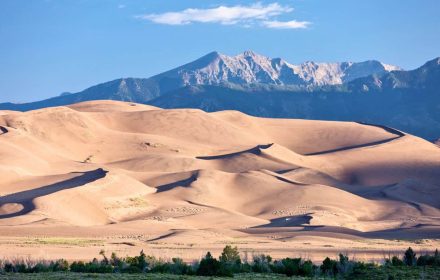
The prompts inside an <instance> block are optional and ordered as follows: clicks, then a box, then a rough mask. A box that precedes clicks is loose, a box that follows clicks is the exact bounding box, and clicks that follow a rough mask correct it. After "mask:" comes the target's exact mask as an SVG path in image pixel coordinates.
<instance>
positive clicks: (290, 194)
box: [0, 101, 440, 261]
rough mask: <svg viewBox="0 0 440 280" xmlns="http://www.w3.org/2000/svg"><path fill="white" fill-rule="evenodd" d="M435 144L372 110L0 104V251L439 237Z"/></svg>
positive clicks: (293, 249) (380, 244)
mask: <svg viewBox="0 0 440 280" xmlns="http://www.w3.org/2000/svg"><path fill="white" fill-rule="evenodd" d="M439 190H440V148H439V147H438V146H436V145H434V144H432V143H429V142H427V141H425V140H423V139H420V138H417V137H414V136H412V135H408V134H406V133H404V132H400V131H397V130H394V129H392V128H388V127H381V126H376V125H372V124H361V123H354V122H353V123H350V122H329V121H307V120H291V119H265V118H256V117H251V116H248V115H245V114H242V113H239V112H235V111H222V112H216V113H206V112H203V111H200V110H192V109H176V110H162V109H160V108H155V107H151V106H146V105H140V104H133V103H123V102H114V101H93V102H85V103H79V104H75V105H72V106H68V107H55V108H47V109H42V110H36V111H30V112H26V113H21V112H11V111H2V112H1V111H0V252H1V256H2V257H6V258H14V257H29V258H45V259H56V258H61V257H62V258H66V259H69V260H73V259H91V258H93V257H95V256H97V255H98V252H99V251H100V250H101V249H104V250H105V251H106V252H109V253H110V252H116V253H118V254H120V255H127V254H128V255H134V254H137V253H138V252H139V251H140V250H141V249H143V250H144V251H145V252H146V253H147V254H150V255H155V256H157V257H163V258H171V257H182V258H183V259H185V260H187V261H190V260H192V259H198V258H200V257H201V256H202V255H204V254H205V253H206V251H208V250H209V251H212V252H213V253H214V254H215V255H216V254H218V253H219V252H220V251H221V249H222V248H223V247H224V246H225V245H227V244H232V245H237V246H238V248H239V249H240V251H241V252H243V256H244V257H246V256H247V257H248V258H252V254H260V253H265V254H270V255H272V256H273V257H275V258H277V257H285V256H302V257H306V258H311V259H313V260H322V259H323V257H325V256H330V257H332V256H336V255H337V254H338V253H339V252H342V253H348V254H349V255H350V256H351V257H354V258H356V259H368V260H374V259H376V260H378V259H383V258H384V257H388V256H389V255H390V254H401V253H402V251H403V250H404V249H406V248H407V247H409V246H411V247H413V248H415V249H416V250H419V251H428V250H434V249H435V248H440V195H439Z"/></svg>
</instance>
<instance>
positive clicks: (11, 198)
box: [0, 168, 107, 219]
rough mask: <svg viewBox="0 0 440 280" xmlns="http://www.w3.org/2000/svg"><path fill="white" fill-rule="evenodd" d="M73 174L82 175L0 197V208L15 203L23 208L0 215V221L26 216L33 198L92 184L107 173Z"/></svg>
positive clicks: (100, 171) (102, 171)
mask: <svg viewBox="0 0 440 280" xmlns="http://www.w3.org/2000/svg"><path fill="white" fill-rule="evenodd" d="M74 173H82V175H79V176H77V177H74V178H72V179H68V180H65V181H61V182H57V183H54V184H51V185H47V186H43V187H40V188H36V189H31V190H26V191H22V192H17V193H13V194H9V195H5V196H2V197H0V206H2V205H4V204H8V203H16V204H21V205H22V206H23V209H21V210H20V211H17V212H15V213H9V214H3V215H0V219H6V218H13V217H17V216H20V215H25V214H28V213H30V212H32V211H33V210H35V205H34V203H33V200H34V199H35V198H38V197H41V196H45V195H49V194H52V193H55V192H58V191H62V190H67V189H72V188H76V187H79V186H83V185H85V184H88V183H91V182H94V181H96V180H99V179H101V178H104V177H105V176H106V173H107V171H105V170H103V169H102V168H98V169H95V170H91V171H86V172H74Z"/></svg>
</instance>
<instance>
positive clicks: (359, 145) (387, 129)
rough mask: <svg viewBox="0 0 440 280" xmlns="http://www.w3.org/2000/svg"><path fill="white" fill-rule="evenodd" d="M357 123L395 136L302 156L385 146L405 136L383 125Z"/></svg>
mask: <svg viewBox="0 0 440 280" xmlns="http://www.w3.org/2000/svg"><path fill="white" fill-rule="evenodd" d="M357 123H359V124H362V125H368V126H374V127H378V128H381V129H383V130H385V131H386V132H389V133H391V134H394V135H396V136H395V137H391V138H388V139H384V140H379V141H374V142H368V143H364V144H358V145H351V146H345V147H341V148H336V149H331V150H325V151H319V152H313V153H307V154H304V155H305V156H317V155H324V154H330V153H335V152H341V151H346V150H353V149H358V148H365V147H371V146H376V145H381V144H385V143H388V142H391V141H394V140H396V139H399V138H401V137H403V136H405V134H404V133H403V132H401V131H399V130H397V129H394V128H391V127H387V126H384V125H379V124H370V123H364V122H357Z"/></svg>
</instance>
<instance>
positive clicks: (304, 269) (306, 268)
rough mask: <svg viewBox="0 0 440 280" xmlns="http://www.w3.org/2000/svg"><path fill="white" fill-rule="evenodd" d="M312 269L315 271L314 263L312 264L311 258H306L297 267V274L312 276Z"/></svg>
mask: <svg viewBox="0 0 440 280" xmlns="http://www.w3.org/2000/svg"><path fill="white" fill-rule="evenodd" d="M314 271H315V265H313V263H312V261H311V260H307V261H305V262H304V263H303V264H302V265H301V267H300V269H299V275H301V276H306V277H312V276H313V275H314Z"/></svg>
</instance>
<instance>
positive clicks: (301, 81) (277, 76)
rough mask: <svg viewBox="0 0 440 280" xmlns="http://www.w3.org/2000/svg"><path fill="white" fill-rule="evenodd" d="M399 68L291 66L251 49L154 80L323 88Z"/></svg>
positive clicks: (213, 55) (218, 55) (204, 59)
mask: <svg viewBox="0 0 440 280" xmlns="http://www.w3.org/2000/svg"><path fill="white" fill-rule="evenodd" d="M398 69H400V68H399V67H397V66H393V65H388V64H384V63H381V62H379V61H375V60H370V61H365V62H359V63H353V62H341V63H317V62H313V61H308V62H304V63H302V64H298V65H294V64H290V63H288V62H287V61H285V60H283V59H282V58H270V57H267V56H264V55H261V54H258V53H256V52H254V51H252V50H246V51H244V52H243V53H240V54H237V55H235V56H228V55H225V54H221V53H219V52H217V51H214V52H211V53H208V54H207V55H205V56H203V57H201V58H199V59H197V60H195V61H193V62H190V63H188V64H185V65H183V66H180V67H178V68H175V69H173V70H170V71H168V72H165V73H163V74H159V75H157V76H155V77H153V78H154V79H155V80H161V79H167V80H168V79H176V81H175V82H177V83H178V84H179V85H180V86H185V85H214V84H219V83H225V82H227V83H234V84H251V83H260V84H273V85H296V86H315V85H317V86H321V85H337V84H343V83H346V82H349V81H352V80H354V79H357V78H359V77H365V76H369V75H373V74H379V75H381V74H384V73H387V72H389V71H393V70H398Z"/></svg>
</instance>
